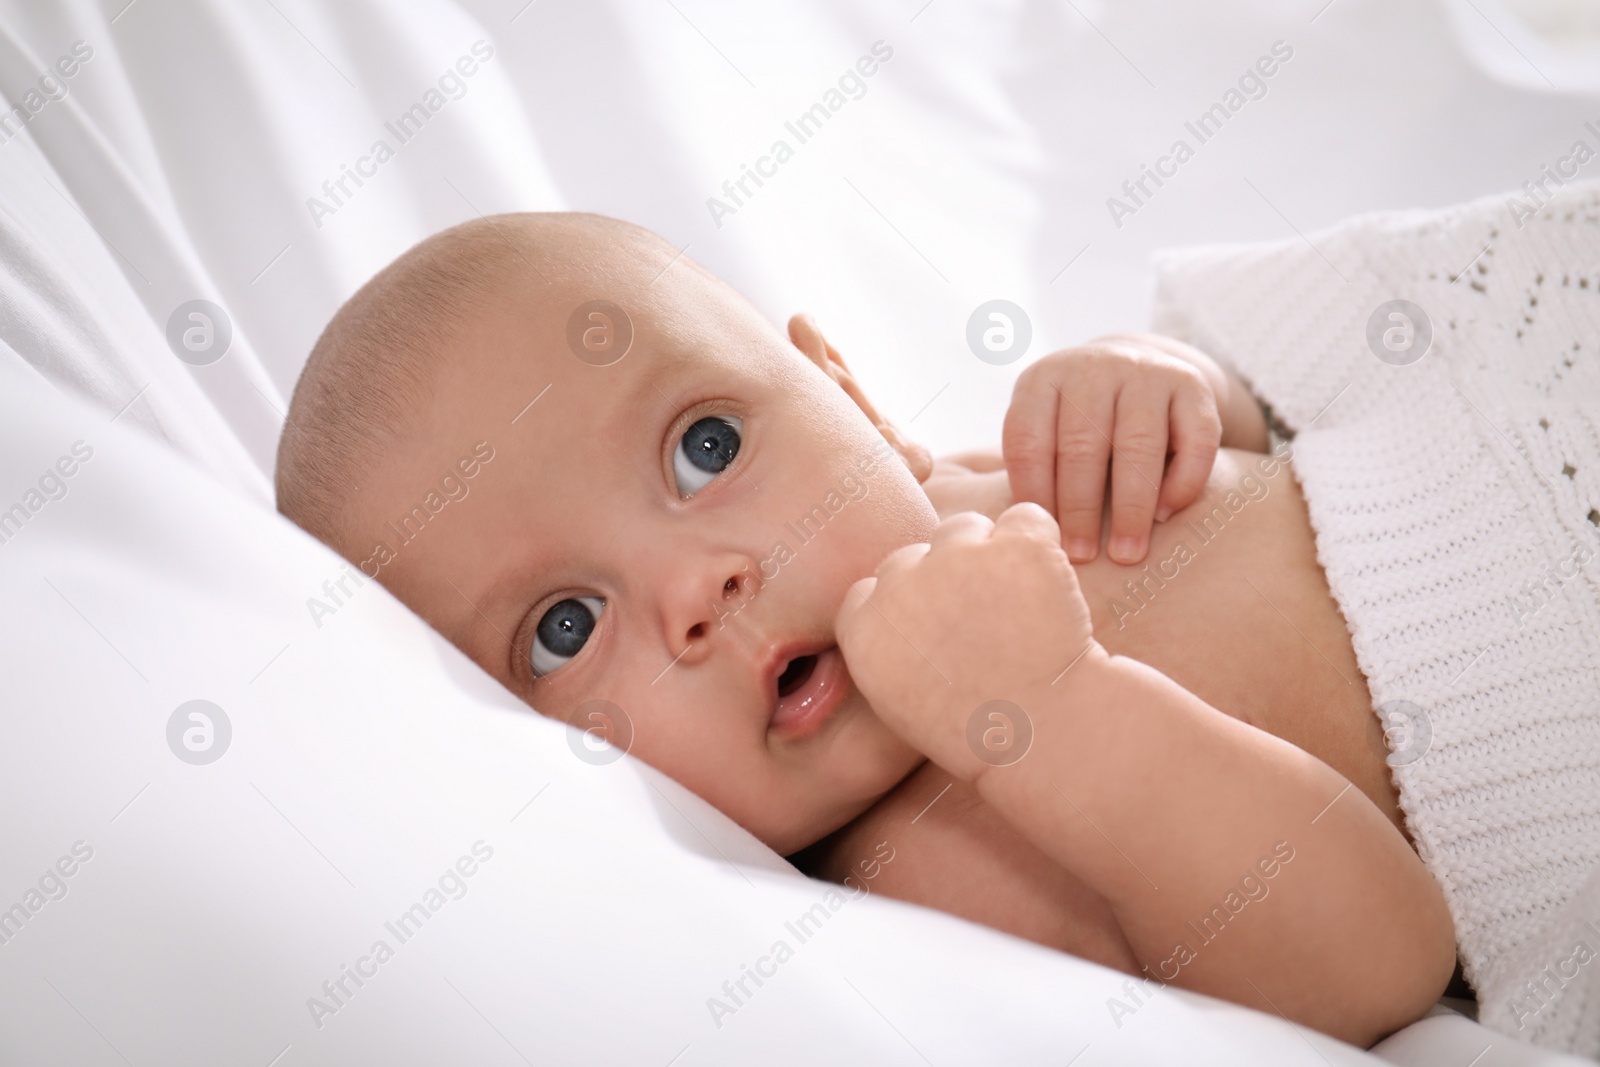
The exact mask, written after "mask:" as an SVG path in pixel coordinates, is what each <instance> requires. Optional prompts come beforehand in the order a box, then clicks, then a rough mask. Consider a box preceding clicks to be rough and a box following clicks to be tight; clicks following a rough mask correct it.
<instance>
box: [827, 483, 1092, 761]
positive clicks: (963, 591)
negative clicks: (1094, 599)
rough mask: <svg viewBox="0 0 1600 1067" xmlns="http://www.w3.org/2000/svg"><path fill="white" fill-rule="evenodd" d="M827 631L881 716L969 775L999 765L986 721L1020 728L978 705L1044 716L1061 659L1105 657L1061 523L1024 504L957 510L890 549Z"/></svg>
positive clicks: (1088, 665)
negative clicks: (994, 512)
mask: <svg viewBox="0 0 1600 1067" xmlns="http://www.w3.org/2000/svg"><path fill="white" fill-rule="evenodd" d="M834 633H835V636H836V638H837V640H838V642H839V648H840V650H841V651H842V652H843V653H844V658H845V662H846V664H847V665H848V666H849V668H850V675H851V677H852V678H853V679H854V680H855V683H856V686H857V687H858V688H859V689H860V690H861V692H862V693H863V694H864V695H865V696H866V698H867V699H868V700H869V701H870V702H871V703H872V706H873V708H874V710H876V712H877V714H878V716H879V717H880V718H881V719H883V721H884V722H885V723H886V724H888V726H889V727H890V728H891V729H892V730H894V731H895V732H896V733H897V734H899V735H900V736H901V737H902V738H903V739H904V740H905V741H906V742H907V743H908V744H910V745H912V746H914V747H915V748H917V749H918V750H920V751H921V752H923V753H924V754H925V755H927V756H928V758H930V759H932V760H933V761H934V762H935V763H938V764H939V765H940V766H942V767H943V768H944V769H945V770H947V771H949V772H950V773H951V774H954V775H956V776H957V777H960V778H963V779H967V780H971V779H973V778H975V777H977V775H978V774H980V773H981V772H982V771H983V770H984V769H985V768H986V767H987V766H992V765H994V764H996V763H1004V762H1007V760H1006V759H1004V758H1003V757H1002V758H996V756H997V753H995V752H993V751H990V750H991V749H992V748H993V746H992V745H989V744H987V743H986V740H985V739H986V735H985V731H986V730H987V731H988V734H987V738H988V739H993V738H994V737H995V736H996V733H995V731H994V729H993V727H994V726H998V727H1000V728H1001V734H1002V735H1003V733H1004V731H1005V730H1006V729H1014V728H1018V727H1022V728H1026V726H1027V723H1026V722H1024V723H1020V724H1019V723H1014V722H1010V723H1008V722H1005V721H1004V720H1003V719H991V718H989V715H988V712H990V711H992V710H993V707H991V708H989V709H987V710H986V712H984V713H980V712H979V709H980V707H982V706H984V705H988V704H989V702H990V701H994V700H1004V701H1009V702H1011V703H1013V704H1015V705H1017V706H1018V707H1020V708H1021V709H1022V712H1023V715H1024V716H1034V715H1037V714H1041V713H1043V712H1045V711H1046V709H1047V707H1048V706H1052V705H1053V704H1055V703H1059V698H1060V697H1062V696H1065V693H1066V689H1067V687H1066V686H1065V685H1063V686H1060V687H1055V686H1053V683H1054V682H1055V681H1057V680H1058V679H1060V678H1061V676H1062V673H1063V671H1065V669H1066V668H1067V667H1069V666H1072V667H1073V670H1075V671H1087V670H1089V669H1092V668H1093V667H1094V666H1095V664H1096V663H1097V662H1098V661H1099V660H1103V659H1104V658H1105V652H1104V650H1103V649H1101V648H1100V646H1099V645H1098V644H1096V643H1095V641H1094V630H1093V626H1092V625H1091V622H1090V618H1089V606H1088V604H1086V603H1085V602H1084V599H1083V594H1082V592H1081V591H1080V589H1079V587H1078V577H1077V575H1076V573H1074V571H1073V569H1072V564H1071V563H1070V562H1069V561H1068V559H1067V555H1066V553H1065V552H1063V551H1062V549H1061V531H1060V528H1059V527H1058V526H1057V524H1056V521H1055V519H1054V518H1052V517H1051V516H1050V514H1049V512H1047V511H1045V510H1044V509H1043V508H1041V507H1040V506H1039V505H1037V504H1033V503H1022V504H1015V505H1013V506H1011V507H1009V508H1007V509H1006V510H1005V511H1004V512H1002V513H1001V515H1000V518H999V520H998V521H996V522H991V521H990V520H989V519H988V518H986V517H984V516H983V515H980V514H978V513H977V512H970V511H968V512H960V513H958V514H955V515H952V516H950V517H949V518H948V519H945V520H944V521H943V522H941V523H940V524H939V527H938V529H936V530H935V531H934V532H933V536H932V537H931V538H930V539H929V541H928V543H925V544H914V545H906V546H904V547H902V548H899V549H896V550H895V551H894V552H891V553H890V554H889V555H888V557H887V558H885V559H884V561H883V562H882V563H881V564H879V566H878V570H877V575H876V577H873V578H863V579H862V580H861V581H859V582H857V583H855V585H854V586H852V587H851V588H850V590H849V591H848V592H847V593H846V594H845V599H844V603H843V604H842V605H840V607H839V612H838V615H837V617H836V618H835V621H834ZM1080 659H1081V660H1083V661H1084V662H1079V661H1080ZM975 715H976V716H977V717H978V719H979V722H978V723H977V725H976V727H974V729H973V731H972V738H973V740H971V741H970V742H969V725H971V723H972V720H973V719H974V716H975ZM1002 740H1004V738H1003V737H1002ZM1010 740H1013V741H1014V740H1015V738H1011V739H1010Z"/></svg>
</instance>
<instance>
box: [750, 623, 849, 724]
mask: <svg viewBox="0 0 1600 1067" xmlns="http://www.w3.org/2000/svg"><path fill="white" fill-rule="evenodd" d="M776 689H777V693H776V700H777V705H776V707H774V709H773V712H772V722H771V727H770V728H771V729H772V730H773V731H774V732H775V733H778V734H781V735H782V736H784V737H786V738H788V739H790V740H798V739H799V738H802V737H807V736H810V735H811V734H813V733H815V732H816V731H817V730H819V729H821V727H822V725H823V723H825V722H826V721H827V720H828V718H829V716H831V715H832V714H833V712H834V711H835V710H836V709H837V708H838V707H839V705H840V704H841V703H842V702H843V701H844V698H845V697H846V696H847V695H848V693H849V690H850V672H849V670H848V669H846V667H845V662H844V656H843V654H842V653H840V651H839V649H838V647H837V646H829V647H828V648H824V649H822V650H820V651H817V652H811V653H807V654H805V655H801V656H796V657H794V658H793V659H791V660H790V661H789V663H788V665H787V666H785V667H784V669H783V672H782V673H781V674H779V675H778V680H777V686H776Z"/></svg>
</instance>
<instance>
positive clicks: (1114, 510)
mask: <svg viewBox="0 0 1600 1067" xmlns="http://www.w3.org/2000/svg"><path fill="white" fill-rule="evenodd" d="M1163 392H1164V391H1163ZM1166 399H1167V398H1166V397H1165V396H1164V395H1161V393H1157V392H1153V391H1152V390H1150V389H1148V388H1146V389H1141V388H1139V387H1137V386H1135V385H1131V384H1130V385H1129V386H1128V387H1126V388H1124V389H1123V391H1122V395H1121V397H1120V398H1119V399H1118V401H1117V425H1116V431H1115V435H1114V439H1115V442H1116V453H1115V455H1114V456H1113V457H1112V460H1111V542H1110V545H1109V546H1108V547H1107V549H1106V554H1107V555H1109V556H1110V557H1111V558H1112V559H1113V560H1115V561H1116V562H1118V563H1125V564H1126V563H1137V562H1139V561H1140V560H1141V559H1144V556H1145V553H1146V552H1147V551H1148V550H1149V546H1150V524H1151V522H1152V521H1153V520H1154V518H1155V511H1156V501H1157V499H1158V498H1159V496H1160V492H1161V477H1162V474H1163V471H1164V468H1165V467H1166V464H1167V403H1166Z"/></svg>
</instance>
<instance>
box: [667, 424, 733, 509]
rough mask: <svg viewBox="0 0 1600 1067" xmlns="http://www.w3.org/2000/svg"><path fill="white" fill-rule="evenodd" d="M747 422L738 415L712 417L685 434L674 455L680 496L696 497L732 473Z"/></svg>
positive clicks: (690, 428)
mask: <svg viewBox="0 0 1600 1067" xmlns="http://www.w3.org/2000/svg"><path fill="white" fill-rule="evenodd" d="M743 426H744V422H743V421H742V420H740V419H739V417H738V416H736V415H708V416H707V417H706V418H703V419H701V420H700V421H699V422H697V423H695V424H694V425H693V426H691V427H689V428H688V429H687V430H685V431H684V434H683V439H682V440H680V441H679V442H678V447H677V449H676V450H675V451H674V452H673V453H672V473H673V475H674V476H675V477H676V478H677V479H678V492H679V493H681V494H682V495H684V496H693V495H694V494H696V493H698V492H699V491H700V490H702V489H704V488H705V487H706V486H708V485H710V484H711V479H713V478H715V477H716V476H717V475H719V474H721V473H722V472H723V471H725V470H727V469H728V464H730V463H732V462H733V457H734V456H737V455H738V454H739V442H740V437H739V431H740V430H741V429H742V428H743Z"/></svg>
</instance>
